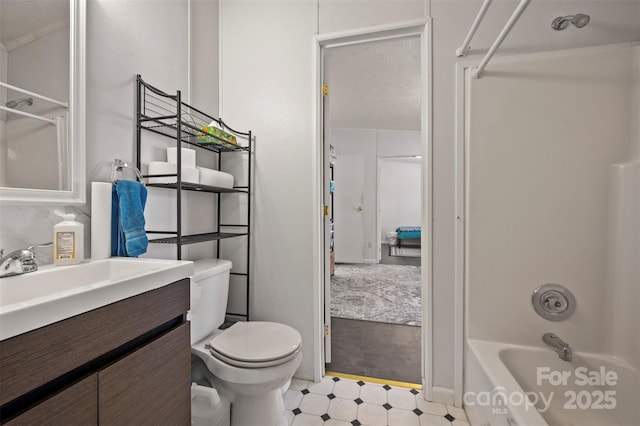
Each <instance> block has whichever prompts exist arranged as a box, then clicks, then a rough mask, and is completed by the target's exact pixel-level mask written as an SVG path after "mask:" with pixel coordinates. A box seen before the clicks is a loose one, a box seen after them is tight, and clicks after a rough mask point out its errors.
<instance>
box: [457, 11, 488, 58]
mask: <svg viewBox="0 0 640 426" xmlns="http://www.w3.org/2000/svg"><path fill="white" fill-rule="evenodd" d="M489 5H491V0H484V3H482V7H480V11H478V15H477V16H476V19H475V21H473V25H471V29H469V33H468V34H467V37H466V38H465V39H464V41H463V42H462V46H460V47H458V49H456V56H457V57H460V56H467V53H469V44H470V43H471V39H472V38H473V36H474V35H475V33H476V31H477V30H478V27H479V26H480V23H481V22H482V19H484V14H485V13H487V10H488V9H489Z"/></svg>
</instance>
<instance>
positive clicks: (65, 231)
mask: <svg viewBox="0 0 640 426" xmlns="http://www.w3.org/2000/svg"><path fill="white" fill-rule="evenodd" d="M54 213H55V214H56V215H58V216H60V217H62V219H63V221H62V222H60V223H58V224H57V225H55V226H54V227H53V263H54V264H55V265H56V266H61V265H75V264H76V263H80V262H82V261H83V260H84V225H83V224H82V223H80V222H76V220H75V219H76V215H74V214H73V213H65V212H63V211H60V210H55V211H54Z"/></svg>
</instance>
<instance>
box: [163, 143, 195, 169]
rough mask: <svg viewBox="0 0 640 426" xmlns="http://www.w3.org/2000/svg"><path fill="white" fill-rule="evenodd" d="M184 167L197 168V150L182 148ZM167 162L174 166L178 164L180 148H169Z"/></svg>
mask: <svg viewBox="0 0 640 426" xmlns="http://www.w3.org/2000/svg"><path fill="white" fill-rule="evenodd" d="M181 152H182V158H181V160H182V167H195V166H196V150H195V149H189V148H182V151H181ZM167 162H169V163H172V164H178V148H175V147H173V148H172V147H169V148H167Z"/></svg>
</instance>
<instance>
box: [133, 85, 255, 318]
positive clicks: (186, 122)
mask: <svg viewBox="0 0 640 426" xmlns="http://www.w3.org/2000/svg"><path fill="white" fill-rule="evenodd" d="M136 94H137V99H136V153H137V155H136V166H137V168H138V170H141V168H140V166H141V162H142V159H141V151H142V133H143V130H144V131H146V132H151V133H155V134H157V135H162V136H165V137H167V138H169V139H172V140H174V141H175V144H176V147H177V163H178V166H177V167H176V168H177V171H176V173H174V174H155V175H149V174H147V175H142V177H143V178H145V179H148V178H159V177H175V178H176V182H175V183H147V185H146V186H147V187H151V188H165V189H169V190H174V191H176V215H177V219H176V227H175V229H172V230H147V234H148V235H149V242H150V243H156V244H174V245H175V246H176V259H182V246H184V245H188V244H196V243H203V242H207V241H213V242H215V243H216V244H217V247H216V249H217V253H218V255H219V254H220V241H221V240H224V239H227V238H237V237H246V240H247V242H246V247H247V250H246V262H247V263H246V264H247V266H246V272H235V271H232V272H231V274H232V275H236V276H242V277H245V278H246V310H245V313H234V312H227V314H228V315H232V316H239V317H244V318H246V320H247V321H248V320H249V278H250V260H251V258H250V256H251V247H250V239H249V235H250V234H251V220H250V218H251V197H250V195H251V173H252V170H251V167H252V162H251V155H252V151H253V150H252V148H253V136H252V133H251V131H248V132H240V131H237V130H235V129H233V128H231V127H229V126H228V125H227V124H226V123H224V122H223V121H222V119H220V118H214V117H212V116H210V115H208V114H206V113H204V112H202V111H201V110H199V109H197V108H195V107H193V106H191V105H188V104H186V103H184V102H182V95H181V92H180V91H179V90H178V91H176V94H175V95H170V94H168V93H165V92H164V91H162V90H160V89H158V88H156V87H154V86H152V85H150V84H149V83H146V82H145V81H144V80H143V79H142V77H141V76H140V75H138V76H137V78H136ZM210 123H214V124H215V127H218V128H219V129H222V130H224V131H225V132H227V133H230V134H232V135H234V136H235V137H236V138H237V143H231V142H229V141H227V140H225V139H223V138H222V137H221V136H219V135H218V134H214V133H213V132H212V131H210V130H208V129H209V128H208V126H209V124H210ZM183 144H187V145H191V146H195V147H197V148H198V149H203V150H207V151H212V152H214V153H216V154H217V157H216V158H217V160H216V163H217V164H216V166H217V167H216V168H217V169H218V170H222V168H221V166H222V161H223V157H225V156H227V155H247V156H248V158H247V185H245V186H234V187H233V188H221V187H217V186H210V185H202V184H196V183H190V182H183V181H182V167H181V164H182V158H181V157H182V153H181V149H180V148H181V147H182V145H183ZM182 191H198V192H205V193H211V194H214V195H215V196H216V197H217V224H216V228H217V229H216V230H215V232H207V233H201V234H192V235H185V234H183V232H182ZM225 194H245V195H246V196H247V217H246V223H245V224H224V223H221V221H220V214H221V203H222V202H223V200H222V198H223V197H222V196H223V195H225ZM229 228H236V229H237V228H240V229H243V230H244V232H223V231H224V230H225V229H229ZM152 235H163V236H162V237H158V238H152ZM167 235H170V236H169V237H167Z"/></svg>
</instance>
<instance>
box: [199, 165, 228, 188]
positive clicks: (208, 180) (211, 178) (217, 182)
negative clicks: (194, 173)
mask: <svg viewBox="0 0 640 426" xmlns="http://www.w3.org/2000/svg"><path fill="white" fill-rule="evenodd" d="M198 170H199V171H200V183H201V184H203V185H209V186H217V187H220V188H233V175H232V174H229V173H225V172H221V171H218V170H213V169H207V168H206V167H198Z"/></svg>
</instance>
